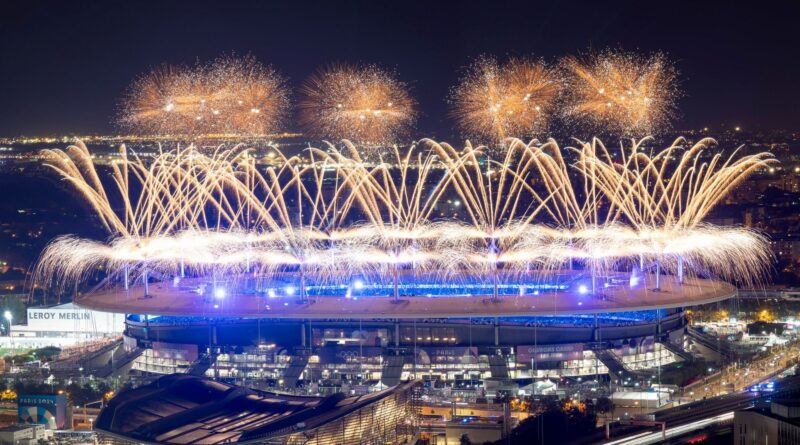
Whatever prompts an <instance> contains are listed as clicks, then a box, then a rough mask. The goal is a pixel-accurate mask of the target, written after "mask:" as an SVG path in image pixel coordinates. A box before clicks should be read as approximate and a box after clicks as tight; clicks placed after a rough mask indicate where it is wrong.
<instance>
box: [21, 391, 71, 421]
mask: <svg viewBox="0 0 800 445" xmlns="http://www.w3.org/2000/svg"><path fill="white" fill-rule="evenodd" d="M18 400H19V401H18V402H17V414H18V416H19V422H20V423H38V424H42V425H44V426H45V428H46V429H49V430H61V429H64V427H65V425H64V424H65V422H66V418H67V396H66V395H64V394H24V395H20V396H19V399H18Z"/></svg>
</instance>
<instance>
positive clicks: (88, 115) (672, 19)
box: [0, 2, 800, 141]
mask: <svg viewBox="0 0 800 445" xmlns="http://www.w3.org/2000/svg"><path fill="white" fill-rule="evenodd" d="M159 6H160V7H158V8H155V10H153V8H150V7H148V6H147V5H146V4H139V5H133V4H122V3H120V4H118V5H117V7H116V8H112V7H109V6H100V5H93V4H89V3H87V4H83V5H80V6H79V7H74V4H70V6H69V7H66V6H64V5H59V4H56V3H47V2H44V3H38V4H36V5H34V6H31V5H24V6H23V5H21V4H16V5H15V4H11V5H6V6H5V7H4V8H6V11H5V13H4V15H5V16H7V17H10V18H12V20H10V22H9V24H8V25H7V26H5V27H3V28H2V29H0V37H2V38H1V39H0V42H3V43H0V45H2V46H0V50H2V53H3V54H5V55H6V57H8V59H9V60H10V61H11V62H10V63H9V66H10V69H7V70H4V71H3V72H2V73H0V96H2V97H4V98H5V99H4V101H3V105H4V106H3V107H2V109H0V135H3V136H17V135H22V134H27V135H49V134H76V133H77V134H80V133H90V134H97V133H104V134H109V133H111V134H114V133H118V132H119V131H118V128H117V127H116V126H115V125H114V124H113V120H114V116H115V115H116V113H117V110H118V107H119V106H120V98H121V97H122V96H123V95H124V93H125V91H126V89H127V88H128V86H129V85H130V83H131V82H133V81H134V80H135V79H137V78H139V77H140V76H142V75H144V74H146V73H147V72H148V71H149V70H151V69H152V68H154V67H157V66H159V65H161V64H163V63H168V64H175V65H180V64H185V65H191V64H193V63H195V62H197V61H200V62H207V61H209V60H213V59H214V58H216V57H219V56H220V55H224V54H237V55H247V54H250V55H252V56H254V57H255V58H256V59H258V60H259V61H260V62H261V63H264V64H267V65H271V66H272V67H273V68H275V69H276V70H277V71H279V72H280V73H282V74H283V75H285V76H286V77H287V78H288V79H289V80H288V81H289V85H290V86H291V87H292V89H293V90H294V93H295V94H294V97H293V102H294V103H295V104H296V103H297V101H298V99H299V98H298V95H297V94H296V93H297V90H299V89H300V87H301V85H302V83H303V82H304V81H305V80H306V78H308V76H310V75H312V74H314V73H316V72H317V71H318V70H319V69H320V68H324V67H326V66H329V65H331V64H335V63H367V64H370V63H374V64H377V65H380V66H381V67H384V68H385V69H387V70H390V71H391V72H393V73H396V75H397V76H398V78H399V79H400V80H401V81H403V82H406V83H408V84H409V86H410V90H411V95H412V96H413V98H414V99H415V100H416V101H417V102H418V103H419V109H420V118H419V120H418V122H417V124H416V125H415V126H414V128H413V131H412V137H413V138H419V137H436V138H438V139H444V140H452V141H456V140H462V139H464V137H463V135H461V134H460V133H459V132H458V131H457V130H456V129H455V125H454V122H453V119H452V118H451V117H450V116H449V113H448V111H449V104H448V103H447V97H448V95H449V94H450V92H451V89H452V88H453V87H454V85H455V84H456V82H457V80H458V79H459V77H460V76H461V75H462V74H463V72H464V70H465V69H466V68H467V66H468V65H469V64H470V63H472V62H473V61H475V60H476V58H478V57H480V56H484V55H489V56H497V57H500V58H505V57H507V56H519V57H521V56H531V55H532V56H534V57H537V58H539V57H541V58H543V59H545V60H546V61H549V62H551V63H552V62H555V61H556V60H557V59H559V58H561V57H564V56H567V55H572V54H582V53H586V52H589V51H596V50H604V49H607V48H611V49H621V50H626V51H638V52H642V53H645V54H648V53H654V52H663V53H665V54H666V55H667V56H668V58H669V59H670V60H671V61H673V63H674V64H675V67H676V69H677V71H678V73H679V77H680V87H681V89H682V90H683V91H684V94H683V95H682V97H680V98H679V101H678V109H679V110H680V113H679V115H678V116H677V118H676V119H675V120H674V121H673V125H672V126H673V128H676V129H677V128H702V127H720V126H722V125H725V126H728V127H733V126H741V127H743V128H747V129H775V128H779V129H788V130H794V129H795V123H796V122H797V121H798V119H797V118H798V113H797V107H796V105H794V104H795V103H796V102H797V101H798V100H800V98H798V97H796V96H797V94H798V93H797V91H796V89H794V88H792V85H793V82H794V79H795V78H796V77H797V73H798V70H799V69H800V66H799V62H798V61H796V60H795V59H793V58H788V57H785V55H787V54H790V52H791V49H792V48H793V47H794V46H796V43H797V39H798V38H797V37H796V36H794V35H793V34H792V33H791V31H790V26H789V23H788V20H789V19H790V17H791V14H789V13H787V11H782V10H781V8H780V7H778V6H775V7H772V8H758V9H756V8H755V7H754V6H737V5H728V4H721V3H720V4H707V3H703V4H701V5H690V4H688V3H686V4H682V5H672V4H671V5H670V6H669V7H667V6H660V5H650V6H642V5H637V4H633V3H624V4H621V5H619V6H618V7H616V8H604V7H601V6H592V5H591V4H581V3H576V4H575V8H576V9H577V10H580V11H583V12H585V13H581V14H576V15H573V14H572V11H571V9H572V8H556V7H555V6H553V5H548V4H530V5H519V4H510V5H504V6H502V7H499V8H497V7H493V6H491V5H489V4H487V3H470V4H467V5H461V4H454V3H436V4H433V5H423V4H421V3H416V4H408V3H406V4H371V3H360V2H350V3H346V4H345V5H344V6H341V5H337V6H336V7H333V6H332V5H330V4H324V3H320V4H316V5H314V6H313V7H298V6H297V5H292V4H290V3H277V4H276V3H271V4H269V5H254V4H244V3H240V4H234V5H233V6H232V7H230V6H226V7H225V8H222V7H220V6H219V5H215V4H214V3H211V2H208V3H202V2H201V3H200V4H198V5H194V4H193V7H192V8H188V7H186V5H183V4H181V3H178V2H173V3H167V4H166V5H159ZM276 17H280V19H279V20H276V19H275V18H276ZM749 30H753V32H751V31H749ZM23 42H24V45H23V44H21V43H23ZM167 42H168V43H169V44H165V43H167ZM119 54H125V57H119ZM777 92H780V94H778V93H777ZM294 121H295V120H292V121H290V125H288V126H287V128H285V130H287V131H296V130H297V128H296V127H297V126H296V125H295V124H294ZM559 130H562V129H560V128H554V129H553V131H554V132H559ZM562 133H569V132H568V131H567V132H565V131H562Z"/></svg>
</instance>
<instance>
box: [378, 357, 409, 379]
mask: <svg viewBox="0 0 800 445" xmlns="http://www.w3.org/2000/svg"><path fill="white" fill-rule="evenodd" d="M383 359H384V365H383V370H382V371H381V383H383V384H384V385H386V386H394V385H397V384H398V383H400V377H401V376H402V374H403V366H404V365H405V364H406V358H405V357H403V356H402V355H389V356H385V357H384V358H383Z"/></svg>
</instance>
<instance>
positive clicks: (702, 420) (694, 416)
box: [603, 377, 800, 445]
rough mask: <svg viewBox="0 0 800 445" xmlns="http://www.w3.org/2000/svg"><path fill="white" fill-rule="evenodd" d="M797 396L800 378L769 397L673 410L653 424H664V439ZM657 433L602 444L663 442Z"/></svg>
mask: <svg viewBox="0 0 800 445" xmlns="http://www.w3.org/2000/svg"><path fill="white" fill-rule="evenodd" d="M797 392H800V377H787V378H785V379H783V380H781V381H779V382H778V390H777V391H775V392H771V393H764V394H753V393H749V392H738V393H733V394H727V395H722V396H717V397H711V398H708V399H705V400H699V401H696V402H692V403H687V404H684V405H680V406H676V407H674V408H669V409H666V410H663V411H658V412H656V413H655V421H656V422H666V431H665V435H666V438H667V439H669V438H675V437H678V436H680V435H683V434H686V433H689V432H692V431H696V430H701V429H703V428H707V427H709V426H712V425H718V424H722V423H726V422H730V421H732V420H733V413H734V412H735V411H739V410H742V409H746V408H749V407H751V406H753V405H754V404H756V403H759V402H765V403H766V402H769V401H770V400H772V399H774V398H781V397H785V396H790V395H792V394H794V393H797ZM663 440H664V438H663V437H662V434H661V431H657V432H653V431H652V429H651V428H648V430H647V431H640V432H636V433H633V434H630V435H628V436H626V437H622V438H615V439H611V440H609V441H606V442H603V443H605V444H606V445H612V444H613V445H622V444H630V445H644V444H651V443H658V442H660V441H663Z"/></svg>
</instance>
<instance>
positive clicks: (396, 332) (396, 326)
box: [394, 320, 400, 353]
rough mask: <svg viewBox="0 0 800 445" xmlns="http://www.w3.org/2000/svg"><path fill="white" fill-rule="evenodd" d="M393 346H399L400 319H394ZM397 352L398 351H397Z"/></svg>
mask: <svg viewBox="0 0 800 445" xmlns="http://www.w3.org/2000/svg"><path fill="white" fill-rule="evenodd" d="M394 347H395V348H399V347H400V321H399V320H395V321H394ZM398 353H399V352H398Z"/></svg>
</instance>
